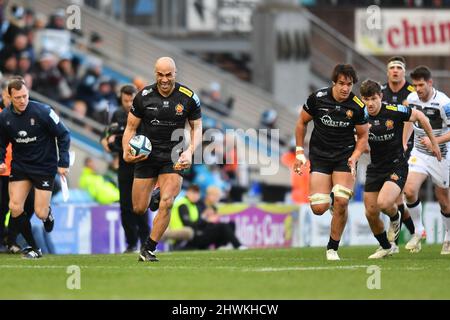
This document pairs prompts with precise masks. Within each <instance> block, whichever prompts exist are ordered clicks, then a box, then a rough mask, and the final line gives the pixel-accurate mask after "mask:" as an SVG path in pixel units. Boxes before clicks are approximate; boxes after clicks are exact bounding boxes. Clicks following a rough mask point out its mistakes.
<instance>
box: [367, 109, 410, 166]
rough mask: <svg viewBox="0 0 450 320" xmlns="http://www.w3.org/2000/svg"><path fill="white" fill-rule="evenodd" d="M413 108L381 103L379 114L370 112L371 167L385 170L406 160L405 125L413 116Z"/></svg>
mask: <svg viewBox="0 0 450 320" xmlns="http://www.w3.org/2000/svg"><path fill="white" fill-rule="evenodd" d="M411 112H412V111H411V108H408V107H405V106H403V105H400V104H399V105H390V104H385V103H382V104H381V109H380V112H378V114H377V115H375V116H371V115H370V114H369V146H370V158H371V163H370V165H369V167H368V168H369V169H373V170H380V171H385V170H386V169H389V168H391V167H392V166H393V165H396V164H397V163H398V162H400V161H405V162H406V158H405V154H404V151H403V142H402V137H403V126H404V122H405V121H408V120H409V118H410V117H411Z"/></svg>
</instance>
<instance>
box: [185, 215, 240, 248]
mask: <svg viewBox="0 0 450 320" xmlns="http://www.w3.org/2000/svg"><path fill="white" fill-rule="evenodd" d="M234 232H235V224H234V223H233V222H229V223H223V222H219V223H207V224H206V226H204V227H203V228H202V229H199V230H195V235H194V238H193V239H192V240H191V241H189V242H188V243H187V245H186V249H208V248H209V246H211V245H214V246H215V247H216V248H218V247H220V246H225V245H227V244H228V243H231V244H232V245H233V247H234V248H238V247H239V246H240V245H241V242H240V241H239V240H238V238H236V235H235V234H234Z"/></svg>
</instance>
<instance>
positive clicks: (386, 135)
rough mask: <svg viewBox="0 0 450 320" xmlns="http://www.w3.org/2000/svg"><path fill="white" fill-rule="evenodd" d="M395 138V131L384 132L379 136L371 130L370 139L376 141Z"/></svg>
mask: <svg viewBox="0 0 450 320" xmlns="http://www.w3.org/2000/svg"><path fill="white" fill-rule="evenodd" d="M393 138H394V133H388V134H383V135H381V136H377V135H375V134H373V133H372V132H369V140H370V141H375V142H382V141H389V140H392V139H393Z"/></svg>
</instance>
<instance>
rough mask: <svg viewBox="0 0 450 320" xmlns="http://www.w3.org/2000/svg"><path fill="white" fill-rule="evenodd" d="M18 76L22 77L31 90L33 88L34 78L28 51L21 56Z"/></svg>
mask: <svg viewBox="0 0 450 320" xmlns="http://www.w3.org/2000/svg"><path fill="white" fill-rule="evenodd" d="M16 74H18V75H20V76H22V78H23V79H24V80H25V85H26V86H27V87H29V88H31V87H32V86H33V77H32V75H31V59H30V54H29V52H28V51H23V52H22V53H21V54H20V56H19V61H18V65H17V72H16Z"/></svg>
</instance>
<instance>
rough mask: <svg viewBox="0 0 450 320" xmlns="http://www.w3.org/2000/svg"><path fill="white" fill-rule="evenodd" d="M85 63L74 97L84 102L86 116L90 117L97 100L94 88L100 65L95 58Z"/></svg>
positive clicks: (100, 70)
mask: <svg viewBox="0 0 450 320" xmlns="http://www.w3.org/2000/svg"><path fill="white" fill-rule="evenodd" d="M87 64H88V65H87V70H86V73H85V74H84V76H83V78H82V79H81V81H80V83H79V85H78V88H77V94H76V97H77V99H80V100H83V101H84V102H86V105H87V108H88V112H87V113H88V116H90V117H92V115H93V114H94V104H95V102H96V100H97V93H96V91H95V88H96V87H97V85H98V81H99V79H100V76H101V73H102V66H101V61H100V60H95V59H93V60H90V61H88V63H87Z"/></svg>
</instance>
